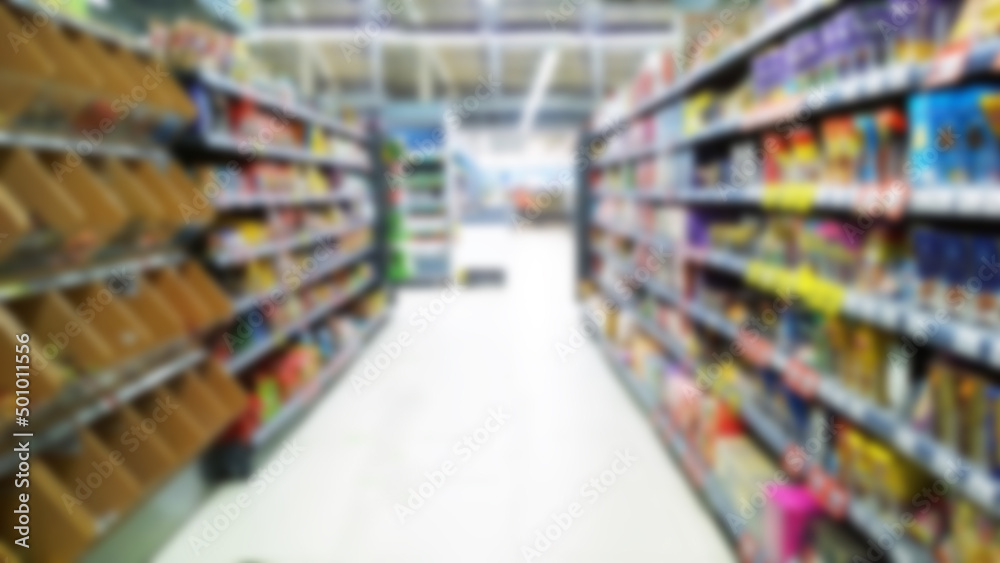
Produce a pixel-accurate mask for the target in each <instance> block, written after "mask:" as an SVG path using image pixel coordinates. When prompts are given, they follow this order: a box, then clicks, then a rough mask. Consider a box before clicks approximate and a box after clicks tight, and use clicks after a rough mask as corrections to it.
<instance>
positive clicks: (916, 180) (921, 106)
mask: <svg viewBox="0 0 1000 563" xmlns="http://www.w3.org/2000/svg"><path fill="white" fill-rule="evenodd" d="M933 95H934V93H931V92H917V93H914V94H913V95H911V96H910V98H909V100H907V103H906V121H907V123H909V126H910V150H909V156H908V159H907V160H908V161H909V162H908V163H907V165H906V166H907V167H908V168H909V169H908V170H905V172H906V176H907V178H906V179H907V180H908V181H909V184H910V187H912V188H913V189H920V188H925V187H929V186H931V185H933V184H934V183H936V182H937V181H938V177H937V173H936V172H937V167H936V158H934V157H935V156H936V155H934V154H932V152H933V150H934V148H933V147H934V143H935V140H936V139H935V137H936V135H935V134H934V122H933V115H932V113H933V112H932V107H933Z"/></svg>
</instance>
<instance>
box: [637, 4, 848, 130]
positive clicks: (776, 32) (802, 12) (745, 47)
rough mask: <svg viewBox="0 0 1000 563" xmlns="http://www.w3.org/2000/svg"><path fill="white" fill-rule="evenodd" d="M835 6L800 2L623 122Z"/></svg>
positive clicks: (743, 59)
mask: <svg viewBox="0 0 1000 563" xmlns="http://www.w3.org/2000/svg"><path fill="white" fill-rule="evenodd" d="M836 4H837V1H836V0H814V1H811V2H802V3H799V4H798V5H796V6H795V7H793V8H790V9H787V10H784V11H782V12H781V13H779V14H777V15H775V16H773V17H770V18H768V20H767V22H766V23H765V24H764V25H763V26H761V27H759V28H758V29H757V30H756V31H754V32H752V33H751V34H750V36H749V37H747V38H745V39H743V40H742V41H740V42H739V43H737V44H736V45H734V46H732V47H730V48H729V49H727V50H726V51H725V52H724V53H722V54H721V55H719V56H718V57H716V58H714V59H713V60H711V61H709V62H707V63H705V64H703V65H701V66H699V67H698V68H696V69H695V70H693V71H691V72H689V73H687V74H684V75H682V76H681V77H680V79H678V81H677V83H676V84H674V85H673V86H672V87H670V88H667V89H666V90H664V91H663V92H661V93H659V94H657V95H654V96H652V97H651V98H650V99H649V100H647V101H645V102H643V103H641V104H639V106H638V107H637V108H636V109H635V111H633V112H632V113H631V114H629V115H628V116H626V119H628V120H633V119H635V118H637V117H641V116H644V115H646V114H648V113H651V112H653V111H655V110H657V109H659V108H661V107H663V106H664V105H666V104H667V103H669V102H671V101H673V100H675V99H677V98H679V97H681V96H683V95H684V94H687V93H690V92H692V91H694V90H695V89H697V88H698V87H700V86H702V85H703V84H705V83H706V82H708V81H710V80H713V79H716V78H718V77H720V76H722V75H725V74H727V73H729V72H730V71H731V70H732V69H733V67H735V66H738V65H742V64H745V63H746V62H747V61H749V60H750V58H751V57H752V56H753V55H755V54H756V53H757V52H758V50H759V49H761V48H762V47H764V46H765V45H767V44H768V43H771V42H772V41H775V40H777V39H779V38H781V37H782V36H784V35H785V34H787V33H789V32H792V31H794V30H796V29H799V28H801V27H803V26H805V25H806V24H808V23H810V22H812V21H815V20H816V19H817V18H819V17H821V16H822V15H823V14H826V13H827V12H829V11H830V10H831V9H832V8H833V7H834V6H835V5H836Z"/></svg>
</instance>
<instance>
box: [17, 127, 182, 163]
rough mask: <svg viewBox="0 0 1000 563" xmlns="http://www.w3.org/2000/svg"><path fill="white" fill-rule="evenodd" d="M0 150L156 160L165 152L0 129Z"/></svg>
mask: <svg viewBox="0 0 1000 563" xmlns="http://www.w3.org/2000/svg"><path fill="white" fill-rule="evenodd" d="M0 147H23V148H26V149H31V150H39V151H53V152H68V153H73V154H77V155H81V156H113V157H118V158H126V159H145V160H157V159H162V158H166V156H167V152H166V151H165V150H164V149H163V148H162V147H159V146H142V145H136V144H121V143H118V142H115V141H106V142H105V141H101V142H97V143H94V142H91V141H89V140H87V139H83V138H78V139H74V138H70V137H65V136H60V135H52V134H48V133H32V132H28V131H5V130H0Z"/></svg>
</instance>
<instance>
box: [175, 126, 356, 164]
mask: <svg viewBox="0 0 1000 563" xmlns="http://www.w3.org/2000/svg"><path fill="white" fill-rule="evenodd" d="M175 148H176V150H177V151H178V152H181V153H188V154H200V155H202V156H203V155H205V154H215V155H219V156H231V157H235V158H240V159H244V158H260V159H264V160H277V161H285V162H298V163H303V164H313V165H316V166H322V167H327V168H339V169H342V170H348V171H353V172H358V173H365V174H367V173H368V172H370V170H371V168H370V166H369V164H368V163H367V162H364V161H361V160H354V159H346V158H343V157H338V156H333V155H326V154H316V153H314V152H312V151H310V150H309V149H307V148H306V147H291V146H284V145H279V144H271V145H265V144H257V145H255V144H253V143H251V142H250V141H246V140H240V139H237V138H236V137H233V136H232V135H229V134H227V133H212V134H208V135H200V136H190V135H189V136H187V137H185V138H183V139H181V140H180V141H178V143H177V145H176V146H175Z"/></svg>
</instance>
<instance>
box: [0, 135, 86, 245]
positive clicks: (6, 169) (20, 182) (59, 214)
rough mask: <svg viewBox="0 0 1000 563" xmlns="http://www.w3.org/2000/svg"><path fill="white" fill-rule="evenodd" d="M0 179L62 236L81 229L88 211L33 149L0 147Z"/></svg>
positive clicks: (84, 225) (33, 212) (69, 235)
mask: <svg viewBox="0 0 1000 563" xmlns="http://www.w3.org/2000/svg"><path fill="white" fill-rule="evenodd" d="M0 182H3V185H4V186H6V187H7V188H9V189H10V190H11V192H12V193H13V194H14V196H15V197H16V198H17V199H18V200H19V201H20V202H21V203H22V204H23V205H24V206H25V207H26V208H27V209H28V210H29V211H30V212H31V213H32V214H34V215H35V216H37V217H39V218H41V220H42V221H44V222H45V226H46V227H49V228H51V229H53V230H55V231H57V232H59V233H60V234H62V235H63V236H67V237H71V236H73V235H77V234H79V233H80V232H82V231H83V230H84V228H85V227H86V221H87V212H86V210H85V209H84V208H83V207H81V206H80V204H79V203H78V202H77V201H76V199H75V198H73V197H72V196H71V195H70V194H69V193H68V192H67V191H66V190H64V189H62V187H61V186H60V185H59V183H58V182H56V181H55V178H53V176H52V174H50V173H49V171H48V169H46V168H45V166H44V165H43V164H42V162H41V161H40V160H39V159H38V157H37V156H36V155H35V153H32V152H31V151H29V150H26V149H23V148H20V147H17V148H12V149H6V150H3V151H0Z"/></svg>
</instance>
